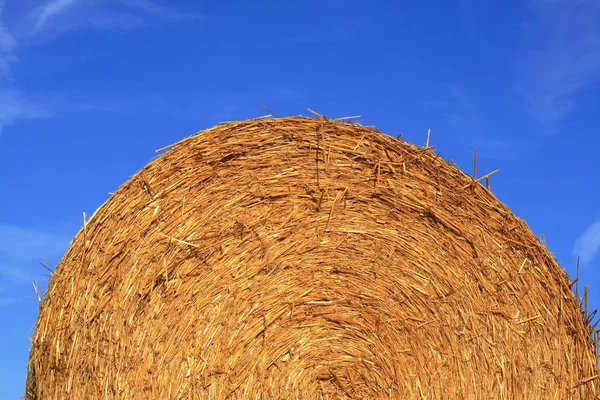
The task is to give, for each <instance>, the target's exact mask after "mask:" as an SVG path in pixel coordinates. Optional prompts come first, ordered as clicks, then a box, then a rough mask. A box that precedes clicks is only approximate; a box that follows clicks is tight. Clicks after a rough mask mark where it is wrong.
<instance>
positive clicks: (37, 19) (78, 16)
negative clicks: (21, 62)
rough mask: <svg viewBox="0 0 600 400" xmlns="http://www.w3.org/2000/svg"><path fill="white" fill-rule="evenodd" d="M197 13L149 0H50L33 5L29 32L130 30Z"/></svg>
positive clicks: (194, 17) (60, 32) (195, 17)
mask: <svg viewBox="0 0 600 400" xmlns="http://www.w3.org/2000/svg"><path fill="white" fill-rule="evenodd" d="M199 17H200V16H199V14H197V13H192V12H188V11H184V10H180V9H179V8H175V7H172V6H168V5H166V2H163V3H161V2H154V1H150V0H112V1H108V0H77V1H75V0H51V1H47V2H46V3H43V4H42V5H40V6H39V7H37V8H36V9H34V10H33V11H32V12H31V13H30V15H29V17H28V20H29V21H30V24H28V25H32V26H33V27H34V29H33V30H32V31H30V32H29V34H30V36H33V37H35V36H39V35H40V34H41V33H42V32H44V36H48V35H50V37H52V36H57V35H63V34H65V33H68V32H71V31H76V30H82V29H101V30H116V31H130V30H133V29H138V28H139V27H141V26H143V25H145V24H149V23H151V22H157V21H170V22H174V21H178V22H179V21H183V20H189V19H198V18H199Z"/></svg>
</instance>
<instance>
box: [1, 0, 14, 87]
mask: <svg viewBox="0 0 600 400" xmlns="http://www.w3.org/2000/svg"><path fill="white" fill-rule="evenodd" d="M4 6H5V3H4V2H3V1H1V0H0V82H1V81H2V78H3V77H5V76H6V75H7V74H8V73H9V71H10V65H11V64H12V63H14V62H15V61H16V56H15V51H16V48H17V41H16V40H15V38H14V37H13V36H12V35H11V34H10V33H9V32H8V31H7V29H6V28H5V27H4V24H3V23H2V15H3V12H4Z"/></svg>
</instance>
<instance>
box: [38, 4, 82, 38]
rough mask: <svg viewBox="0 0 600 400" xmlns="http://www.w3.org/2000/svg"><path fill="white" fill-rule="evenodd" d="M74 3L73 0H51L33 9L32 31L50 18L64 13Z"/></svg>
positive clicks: (39, 27)
mask: <svg viewBox="0 0 600 400" xmlns="http://www.w3.org/2000/svg"><path fill="white" fill-rule="evenodd" d="M74 4H75V1H74V0H52V1H49V2H47V3H44V4H42V5H40V6H39V7H38V8H36V9H35V10H34V11H33V17H34V19H35V25H34V31H38V30H40V29H41V28H42V27H43V26H44V25H45V24H46V23H47V22H48V21H49V20H50V19H52V18H54V17H56V16H58V15H60V14H65V13H66V12H67V11H68V10H69V8H71V7H72V6H73V5H74Z"/></svg>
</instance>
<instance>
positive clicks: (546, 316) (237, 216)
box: [27, 117, 599, 399]
mask: <svg viewBox="0 0 600 400" xmlns="http://www.w3.org/2000/svg"><path fill="white" fill-rule="evenodd" d="M569 284H570V281H569V279H568V277H567V275H566V274H565V273H564V272H563V270H561V268H560V267H559V266H558V265H557V263H556V262H555V261H554V259H553V258H552V256H551V255H550V253H549V252H548V251H547V250H546V249H545V248H544V247H543V246H541V245H540V243H539V242H538V240H537V239H536V237H535V236H534V235H533V234H532V232H531V231H530V229H529V228H528V227H527V225H526V224H525V223H524V222H523V221H521V220H519V219H518V218H516V217H515V216H514V215H513V214H512V213H511V212H510V210H509V209H508V208H507V207H506V206H504V205H503V204H502V203H500V202H499V201H498V200H497V199H496V198H495V197H494V196H493V195H492V194H491V193H490V192H489V191H488V190H486V189H485V188H484V187H482V186H481V185H479V184H478V183H474V181H473V179H472V178H471V177H468V176H467V175H465V174H464V173H462V172H461V171H459V170H458V169H456V168H454V167H452V166H450V165H449V164H447V163H446V162H444V161H443V160H441V159H440V158H439V157H437V156H436V155H434V154H433V153H432V152H431V151H430V150H428V149H422V148H418V147H416V146H414V145H410V144H407V143H405V142H403V141H401V140H397V139H394V138H392V137H389V136H385V135H383V134H380V133H376V132H373V131H371V130H369V129H367V128H365V127H361V126H356V125H354V124H350V123H342V122H336V121H327V120H325V119H323V118H321V119H308V118H296V117H294V118H282V119H272V120H251V121H243V122H235V123H229V124H224V125H219V126H217V127H214V128H211V129H208V130H205V131H203V132H200V133H199V134H197V135H195V136H193V137H190V138H188V139H185V140H183V141H181V142H179V143H177V144H175V145H174V146H173V147H172V149H171V150H170V151H168V152H166V153H165V154H163V155H161V156H160V157H159V158H158V159H157V160H155V161H153V162H151V163H150V164H149V165H147V166H146V167H145V168H143V169H142V170H141V171H139V172H138V173H137V174H136V175H134V176H133V177H132V178H131V179H130V180H129V181H128V182H127V183H125V184H124V185H123V186H122V187H121V188H120V189H119V190H118V191H117V192H116V193H115V194H114V195H113V196H112V197H111V198H110V199H109V200H108V201H107V202H106V203H105V204H104V205H102V206H101V207H100V208H99V209H98V210H97V212H96V213H95V214H94V215H93V217H92V218H91V219H90V221H89V222H87V224H86V225H85V227H84V228H83V229H82V230H81V231H80V232H79V233H78V234H77V236H76V237H75V239H74V240H73V242H72V244H71V246H70V248H69V250H68V251H67V253H66V254H65V256H64V258H63V259H62V261H61V262H60V264H59V266H58V267H57V270H56V273H55V274H54V275H53V276H52V278H51V280H50V284H49V289H48V291H47V293H46V295H45V297H44V300H43V302H42V303H41V306H40V312H39V318H38V321H37V326H36V331H35V334H34V337H33V343H32V350H31V355H30V365H29V377H28V383H27V385H28V395H27V396H28V398H29V399H51V398H52V399H116V398H119V399H204V398H211V399H221V398H227V397H228V398H236V399H241V398H286V399H287V398H329V399H333V398H418V399H475V398H478V399H492V398H494V399H495V398H504V399H508V398H528V399H542V398H544V399H546V398H548V399H566V398H573V399H590V398H595V396H597V395H598V393H599V390H598V382H597V379H596V378H597V375H598V366H597V352H596V348H595V346H594V343H593V341H592V339H591V336H590V328H589V327H588V325H587V324H586V322H585V321H584V319H583V318H582V315H581V311H580V308H579V304H578V302H577V300H576V298H575V296H574V295H573V294H572V292H571V290H570V286H569Z"/></svg>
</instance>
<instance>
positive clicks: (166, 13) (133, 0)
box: [119, 0, 200, 21]
mask: <svg viewBox="0 0 600 400" xmlns="http://www.w3.org/2000/svg"><path fill="white" fill-rule="evenodd" d="M119 1H120V2H121V3H123V4H124V5H127V6H129V7H131V8H134V9H137V10H139V11H143V12H144V13H146V14H148V15H153V16H155V17H158V18H160V19H168V20H177V21H181V20H186V19H192V20H194V19H199V18H200V14H198V13H196V12H191V11H186V10H181V9H178V8H175V7H169V6H167V5H166V2H157V1H150V0H119Z"/></svg>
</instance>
